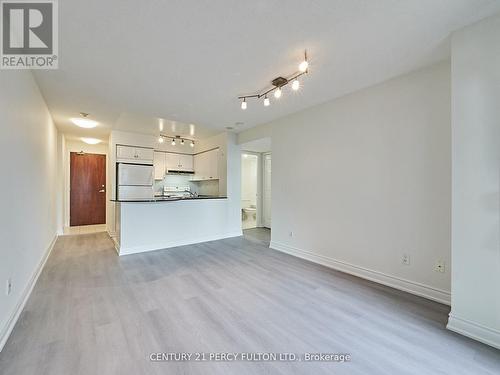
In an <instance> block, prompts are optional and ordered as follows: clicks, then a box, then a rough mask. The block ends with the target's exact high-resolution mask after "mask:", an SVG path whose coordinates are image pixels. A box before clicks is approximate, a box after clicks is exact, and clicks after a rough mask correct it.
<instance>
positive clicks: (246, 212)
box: [243, 206, 257, 220]
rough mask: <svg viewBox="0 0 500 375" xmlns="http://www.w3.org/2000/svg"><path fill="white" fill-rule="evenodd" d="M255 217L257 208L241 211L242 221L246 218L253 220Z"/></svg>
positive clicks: (247, 208)
mask: <svg viewBox="0 0 500 375" xmlns="http://www.w3.org/2000/svg"><path fill="white" fill-rule="evenodd" d="M256 216H257V208H255V207H252V206H250V207H246V208H244V209H243V219H246V218H247V217H252V218H254V220H255V219H256Z"/></svg>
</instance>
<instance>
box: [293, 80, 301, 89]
mask: <svg viewBox="0 0 500 375" xmlns="http://www.w3.org/2000/svg"><path fill="white" fill-rule="evenodd" d="M299 88H300V82H299V80H298V79H297V78H295V79H294V80H293V82H292V90H293V91H297V90H298V89H299Z"/></svg>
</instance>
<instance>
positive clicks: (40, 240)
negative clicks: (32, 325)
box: [0, 71, 62, 349]
mask: <svg viewBox="0 0 500 375" xmlns="http://www.w3.org/2000/svg"><path fill="white" fill-rule="evenodd" d="M59 146H61V145H60V144H59ZM57 149H58V135H57V130H56V128H55V126H54V124H53V122H52V118H51V116H50V113H49V111H48V109H47V106H46V104H45V101H44V99H43V97H42V96H41V94H40V91H39V90H38V86H37V84H36V83H35V81H34V79H33V76H32V75H31V73H30V72H29V71H1V72H0V170H1V171H2V180H1V183H0V201H1V204H0V207H1V211H2V214H1V215H0V234H1V235H0V238H1V239H2V243H1V248H0V349H1V348H2V347H3V344H4V343H5V340H6V339H7V337H8V334H9V333H10V330H11V329H12V328H13V324H14V323H15V320H16V319H17V316H18V315H17V314H19V313H20V312H21V309H22V306H23V302H24V300H25V297H26V296H27V295H28V294H29V291H30V288H31V287H32V283H33V280H34V278H36V275H37V272H38V270H39V269H40V266H41V264H42V263H43V261H44V260H45V256H46V255H47V253H48V250H49V249H50V248H51V245H52V243H53V241H54V240H55V238H56V233H57V231H58V230H59V229H60V228H58V227H57V223H58V222H60V218H58V217H57V213H58V212H61V210H58V209H57V208H58V207H60V206H61V202H60V201H59V202H58V201H57V193H58V192H60V191H61V186H62V181H61V179H60V178H61V175H60V173H58V172H59V171H58V160H57ZM8 278H12V282H13V288H12V293H11V294H10V295H9V296H6V293H5V290H6V280H7V279H8Z"/></svg>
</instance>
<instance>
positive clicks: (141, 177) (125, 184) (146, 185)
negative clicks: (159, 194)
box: [116, 163, 154, 200]
mask: <svg viewBox="0 0 500 375" xmlns="http://www.w3.org/2000/svg"><path fill="white" fill-rule="evenodd" d="M153 182H154V168H153V166H152V165H141V164H128V163H118V167H117V177H116V186H117V198H118V200H134V199H137V200H141V199H152V198H153V197H154V190H153Z"/></svg>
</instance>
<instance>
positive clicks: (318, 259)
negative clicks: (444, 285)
mask: <svg viewBox="0 0 500 375" xmlns="http://www.w3.org/2000/svg"><path fill="white" fill-rule="evenodd" d="M269 247H270V248H271V249H274V250H278V251H281V252H283V253H287V254H289V255H293V256H296V257H298V258H302V259H306V260H308V261H311V262H313V263H317V264H321V265H323V266H325V267H328V268H332V269H334V270H337V271H341V272H345V273H348V274H350V275H354V276H358V277H361V278H362V279H366V280H370V281H374V282H376V283H379V284H382V285H386V286H389V287H391V288H395V289H398V290H402V291H404V292H408V293H411V294H415V295H417V296H419V297H424V298H427V299H430V300H433V301H436V302H439V303H443V304H445V305H450V304H451V293H450V292H448V291H446V290H441V289H437V288H434V287H431V286H429V285H425V284H421V283H417V282H415V281H410V280H406V279H402V278H400V277H396V276H392V275H388V274H386V273H383V272H379V271H374V270H370V269H368V268H364V267H360V266H356V265H354V264H350V263H347V262H343V261H340V260H336V259H333V258H330V257H327V256H324V255H319V254H314V253H312V252H310V251H306V250H302V249H298V248H296V247H292V246H289V245H285V244H281V243H278V242H275V241H271V244H270V246H269Z"/></svg>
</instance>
